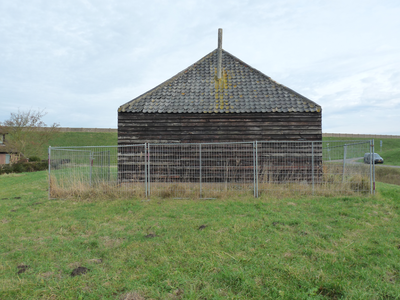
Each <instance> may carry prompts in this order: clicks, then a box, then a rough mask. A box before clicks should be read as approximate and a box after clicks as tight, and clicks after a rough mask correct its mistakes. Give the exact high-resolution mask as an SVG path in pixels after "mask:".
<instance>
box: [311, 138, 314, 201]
mask: <svg viewBox="0 0 400 300" xmlns="http://www.w3.org/2000/svg"><path fill="white" fill-rule="evenodd" d="M311 177H312V194H313V195H314V142H311Z"/></svg>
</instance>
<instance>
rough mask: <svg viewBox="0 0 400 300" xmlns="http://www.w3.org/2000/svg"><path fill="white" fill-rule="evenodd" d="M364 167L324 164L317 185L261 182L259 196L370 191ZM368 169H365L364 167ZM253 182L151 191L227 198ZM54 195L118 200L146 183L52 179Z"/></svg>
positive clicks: (141, 191) (173, 185)
mask: <svg viewBox="0 0 400 300" xmlns="http://www.w3.org/2000/svg"><path fill="white" fill-rule="evenodd" d="M361 171H363V170H361V169H360V170H350V168H348V170H347V173H345V174H344V176H343V173H342V167H341V166H339V165H337V164H336V165H329V166H324V168H323V173H320V174H319V175H318V176H315V177H314V185H313V184H312V181H311V180H310V179H309V180H298V181H295V182H290V183H285V182H283V183H279V182H277V183H271V182H259V183H258V192H259V195H262V194H264V195H268V196H270V197H274V198H288V197H296V196H303V195H306V196H307V195H316V196H337V195H354V194H357V193H362V194H367V193H369V191H370V180H369V178H368V175H365V173H362V172H361ZM364 171H365V170H364ZM253 189H254V184H253V183H235V182H231V183H226V182H220V183H202V189H201V191H200V184H199V183H195V182H170V183H168V182H166V183H164V182H163V183H161V182H152V183H150V192H151V196H152V197H160V198H163V199H165V198H184V199H198V198H205V199H207V198H219V199H227V198H232V197H237V196H252V195H254V192H253ZM50 191H51V193H50V196H51V198H59V199H60V198H61V199H69V198H73V199H83V200H85V199H115V198H126V197H130V198H131V197H145V196H146V190H145V186H144V183H143V182H131V183H123V184H115V183H107V182H100V183H97V184H93V185H90V184H88V183H85V182H84V181H83V180H81V179H79V178H75V181H73V180H72V179H71V178H68V179H67V180H64V179H57V178H55V177H52V178H51V185H50Z"/></svg>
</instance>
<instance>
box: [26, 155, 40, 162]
mask: <svg viewBox="0 0 400 300" xmlns="http://www.w3.org/2000/svg"><path fill="white" fill-rule="evenodd" d="M29 161H30V162H35V161H42V160H41V159H40V157H39V156H31V157H29Z"/></svg>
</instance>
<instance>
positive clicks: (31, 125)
mask: <svg viewBox="0 0 400 300" xmlns="http://www.w3.org/2000/svg"><path fill="white" fill-rule="evenodd" d="M46 114H47V113H46V112H45V111H44V110H32V109H30V110H28V111H20V110H19V109H18V112H17V113H11V117H10V119H8V120H6V121H4V122H2V123H0V126H2V127H3V128H2V131H3V132H7V133H8V135H7V138H6V142H5V148H6V150H7V152H9V153H15V154H17V155H19V157H21V155H22V156H24V157H32V156H40V154H41V152H42V151H43V148H44V147H45V145H47V144H48V142H49V140H50V139H51V138H53V137H54V135H55V134H56V133H57V132H59V128H58V127H59V126H60V125H59V124H57V123H54V124H53V125H51V126H47V125H46V124H45V123H44V122H43V121H42V118H43V117H44V116H45V115H46Z"/></svg>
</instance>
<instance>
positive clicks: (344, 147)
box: [342, 144, 347, 182]
mask: <svg viewBox="0 0 400 300" xmlns="http://www.w3.org/2000/svg"><path fill="white" fill-rule="evenodd" d="M346 153H347V145H346V144H344V146H343V178H342V182H344V173H345V168H346Z"/></svg>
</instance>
